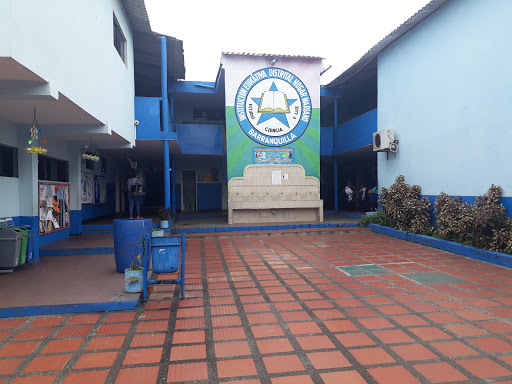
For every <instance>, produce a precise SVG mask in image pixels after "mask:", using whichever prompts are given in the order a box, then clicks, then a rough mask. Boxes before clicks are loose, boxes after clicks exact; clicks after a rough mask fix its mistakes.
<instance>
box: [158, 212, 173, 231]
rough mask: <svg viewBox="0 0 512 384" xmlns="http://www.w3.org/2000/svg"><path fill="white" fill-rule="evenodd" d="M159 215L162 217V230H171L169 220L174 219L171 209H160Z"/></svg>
mask: <svg viewBox="0 0 512 384" xmlns="http://www.w3.org/2000/svg"><path fill="white" fill-rule="evenodd" d="M158 214H159V215H160V228H169V220H170V219H171V217H172V212H171V208H170V207H168V208H160V210H159V211H158Z"/></svg>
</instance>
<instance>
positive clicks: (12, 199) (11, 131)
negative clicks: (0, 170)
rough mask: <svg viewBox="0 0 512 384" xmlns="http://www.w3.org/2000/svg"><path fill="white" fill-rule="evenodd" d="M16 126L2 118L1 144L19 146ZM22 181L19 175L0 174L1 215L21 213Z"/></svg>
mask: <svg viewBox="0 0 512 384" xmlns="http://www.w3.org/2000/svg"><path fill="white" fill-rule="evenodd" d="M15 128H16V127H15V126H14V125H13V124H11V123H9V122H8V121H6V120H2V119H0V144H4V145H8V146H10V147H17V146H18V137H17V132H16V129H15ZM19 185H20V181H19V178H17V177H2V176H0V196H1V197H2V198H0V217H13V216H18V215H19V209H20V204H19V198H18V196H19V194H20V189H19Z"/></svg>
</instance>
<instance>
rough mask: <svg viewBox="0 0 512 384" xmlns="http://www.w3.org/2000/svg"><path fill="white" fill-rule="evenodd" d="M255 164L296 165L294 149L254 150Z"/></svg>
mask: <svg viewBox="0 0 512 384" xmlns="http://www.w3.org/2000/svg"><path fill="white" fill-rule="evenodd" d="M252 162H253V164H295V156H294V151H293V148H254V149H253V161H252Z"/></svg>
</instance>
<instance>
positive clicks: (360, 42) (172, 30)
mask: <svg viewBox="0 0 512 384" xmlns="http://www.w3.org/2000/svg"><path fill="white" fill-rule="evenodd" d="M145 2H146V8H147V11H148V15H149V19H150V23H151V27H152V29H153V31H155V32H158V33H161V34H165V35H169V36H173V37H176V38H178V39H180V40H183V47H184V50H185V68H186V79H185V80H189V81H215V76H216V74H217V71H218V69H219V64H220V58H221V53H222V52H250V53H270V54H272V53H273V54H288V55H306V56H319V57H323V58H324V59H325V60H324V62H323V65H324V68H327V67H328V66H329V65H332V68H331V69H330V70H329V71H327V72H326V73H325V74H324V75H323V76H322V80H321V82H322V84H326V83H328V82H329V81H331V80H332V79H334V78H335V77H337V76H338V75H340V74H341V73H342V72H343V71H344V70H345V69H347V68H348V67H350V66H351V65H352V64H354V63H355V62H356V61H357V60H359V59H360V58H361V56H363V55H364V54H365V53H366V52H367V51H368V50H369V49H370V48H372V47H373V46H374V45H375V44H376V43H377V42H379V41H380V40H381V39H382V38H384V37H385V36H386V35H387V34H389V33H390V32H391V31H393V30H394V29H395V28H397V27H398V26H399V25H400V24H402V23H403V22H404V21H406V20H407V19H408V18H409V17H411V16H412V15H413V14H414V13H416V12H417V11H418V10H419V9H421V8H422V7H423V6H424V5H425V4H427V3H428V2H429V0H310V1H304V0H293V1H292V0H288V1H286V0H285V1H281V2H279V1H275V0H258V1H244V0H217V1H214V0H180V1H171V0H145Z"/></svg>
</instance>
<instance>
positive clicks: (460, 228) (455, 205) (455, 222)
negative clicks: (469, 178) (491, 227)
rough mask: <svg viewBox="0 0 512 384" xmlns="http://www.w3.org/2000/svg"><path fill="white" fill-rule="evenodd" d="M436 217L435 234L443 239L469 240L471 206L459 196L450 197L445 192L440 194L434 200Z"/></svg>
mask: <svg viewBox="0 0 512 384" xmlns="http://www.w3.org/2000/svg"><path fill="white" fill-rule="evenodd" d="M434 207H435V208H434V213H435V217H436V225H437V228H436V231H435V233H436V235H438V236H439V237H440V238H442V239H444V240H451V241H457V240H459V242H462V241H466V240H469V239H470V237H469V231H470V228H471V221H472V220H471V216H472V207H471V205H470V204H468V203H465V202H463V201H462V199H461V198H460V197H459V196H456V197H450V196H448V195H447V194H446V193H444V192H441V194H440V195H439V196H438V197H437V198H436V201H435V202H434Z"/></svg>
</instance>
